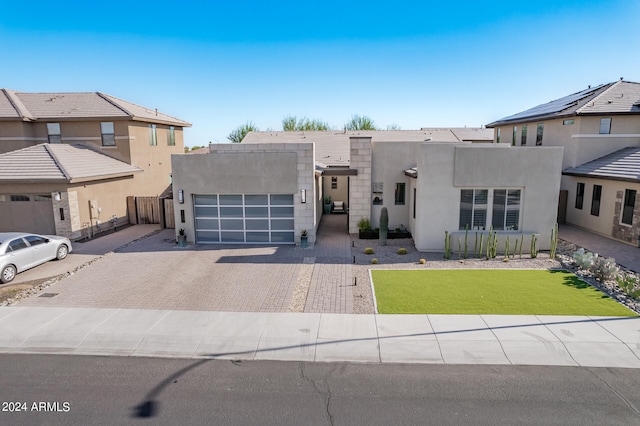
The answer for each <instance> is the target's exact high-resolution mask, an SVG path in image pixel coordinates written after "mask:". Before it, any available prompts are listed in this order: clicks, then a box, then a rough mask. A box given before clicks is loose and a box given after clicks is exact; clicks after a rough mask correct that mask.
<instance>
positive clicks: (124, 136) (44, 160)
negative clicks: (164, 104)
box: [0, 89, 190, 239]
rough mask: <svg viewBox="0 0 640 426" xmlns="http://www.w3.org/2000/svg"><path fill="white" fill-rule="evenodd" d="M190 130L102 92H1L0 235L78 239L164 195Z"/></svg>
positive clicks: (186, 124) (179, 122)
mask: <svg viewBox="0 0 640 426" xmlns="http://www.w3.org/2000/svg"><path fill="white" fill-rule="evenodd" d="M188 126H190V124H189V123H187V122H185V121H182V120H179V119H177V118H174V117H171V116H168V115H166V114H163V113H160V112H158V111H157V110H152V109H148V108H145V107H142V106H140V105H136V104H133V103H131V102H128V101H124V100H122V99H119V98H116V97H113V96H110V95H107V94H104V93H99V92H86V93H84V92H83V93H77V92H76V93H25V92H16V91H13V90H8V89H1V90H0V231H18V230H20V231H27V232H39V233H47V234H58V235H64V236H67V237H70V238H72V239H77V238H81V237H83V236H85V235H86V234H87V233H89V232H95V231H98V230H104V229H107V228H109V227H111V226H113V221H112V220H111V219H112V218H115V221H116V223H118V224H123V223H127V222H128V220H129V218H128V213H129V212H128V209H127V197H128V196H158V195H160V194H162V193H163V192H165V191H167V189H168V188H169V185H170V176H171V162H170V156H171V154H175V153H181V152H183V150H184V138H183V128H184V127H188Z"/></svg>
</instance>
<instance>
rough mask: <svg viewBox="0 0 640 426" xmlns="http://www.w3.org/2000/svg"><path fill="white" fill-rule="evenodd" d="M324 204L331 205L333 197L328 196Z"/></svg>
mask: <svg viewBox="0 0 640 426" xmlns="http://www.w3.org/2000/svg"><path fill="white" fill-rule="evenodd" d="M324 203H325V204H331V195H326V196H325V197H324ZM367 220H369V219H367Z"/></svg>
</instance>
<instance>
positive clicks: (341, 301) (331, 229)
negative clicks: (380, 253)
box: [304, 215, 353, 314]
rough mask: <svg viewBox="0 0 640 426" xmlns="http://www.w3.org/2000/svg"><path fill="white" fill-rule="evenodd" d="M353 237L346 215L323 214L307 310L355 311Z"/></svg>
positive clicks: (316, 245)
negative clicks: (351, 246)
mask: <svg viewBox="0 0 640 426" xmlns="http://www.w3.org/2000/svg"><path fill="white" fill-rule="evenodd" d="M350 243H351V240H350V238H349V234H348V232H347V216H346V215H324V216H323V217H322V222H321V223H320V228H319V232H318V236H317V240H316V244H315V246H314V248H313V252H314V254H315V257H316V263H315V266H314V270H313V275H312V277H311V285H310V288H309V295H308V297H307V304H306V306H305V309H304V311H305V312H321V313H341V314H351V313H353V292H352V285H351V279H352V278H351V276H352V270H351V268H352V260H351V249H350Z"/></svg>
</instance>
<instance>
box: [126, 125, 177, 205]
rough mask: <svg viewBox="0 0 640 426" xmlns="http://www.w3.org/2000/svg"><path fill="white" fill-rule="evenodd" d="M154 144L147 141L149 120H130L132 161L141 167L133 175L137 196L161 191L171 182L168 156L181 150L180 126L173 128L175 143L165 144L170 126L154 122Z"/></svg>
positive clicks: (160, 192)
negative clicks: (143, 121) (155, 124)
mask: <svg viewBox="0 0 640 426" xmlns="http://www.w3.org/2000/svg"><path fill="white" fill-rule="evenodd" d="M156 133H157V138H156V140H157V145H156V146H151V145H150V137H149V124H148V123H142V122H130V123H129V137H130V138H131V142H130V146H131V164H133V165H134V166H138V167H140V168H141V169H143V170H144V173H140V174H138V175H136V177H135V185H136V193H135V194H134V195H137V196H155V195H160V194H162V192H163V191H164V190H166V189H167V188H168V186H169V184H170V175H171V156H172V155H174V154H182V153H184V136H183V131H182V128H181V127H176V128H175V135H176V144H175V146H168V145H167V134H168V133H169V126H165V125H161V124H158V125H157V126H156Z"/></svg>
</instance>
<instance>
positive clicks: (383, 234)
mask: <svg viewBox="0 0 640 426" xmlns="http://www.w3.org/2000/svg"><path fill="white" fill-rule="evenodd" d="M388 231H389V212H388V211H387V208H386V207H383V208H382V210H380V245H381V246H386V245H387V232H388Z"/></svg>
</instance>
